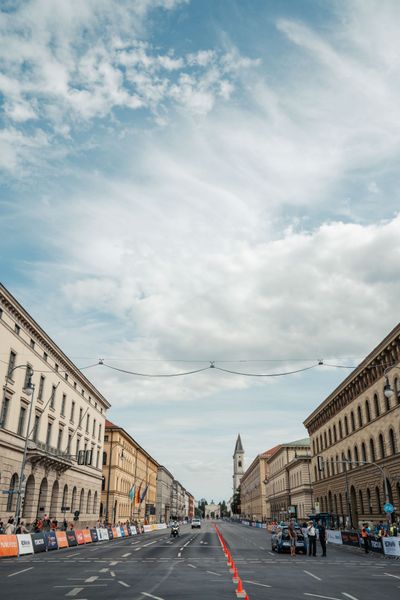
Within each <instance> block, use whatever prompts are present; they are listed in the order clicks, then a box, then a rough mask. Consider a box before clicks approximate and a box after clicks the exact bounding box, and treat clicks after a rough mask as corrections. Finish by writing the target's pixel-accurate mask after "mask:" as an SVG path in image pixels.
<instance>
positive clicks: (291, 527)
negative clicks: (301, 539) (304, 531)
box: [288, 519, 297, 557]
mask: <svg viewBox="0 0 400 600" xmlns="http://www.w3.org/2000/svg"><path fill="white" fill-rule="evenodd" d="M288 534H289V542H290V556H292V557H294V556H296V542H297V533H296V530H295V527H294V521H293V519H290V522H289V525H288Z"/></svg>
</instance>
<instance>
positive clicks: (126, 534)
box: [122, 525, 129, 537]
mask: <svg viewBox="0 0 400 600" xmlns="http://www.w3.org/2000/svg"><path fill="white" fill-rule="evenodd" d="M122 529H123V530H124V533H125V537H128V535H129V531H128V528H127V526H126V525H124V526H123V528H122Z"/></svg>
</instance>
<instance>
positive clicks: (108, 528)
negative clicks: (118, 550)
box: [107, 527, 117, 540]
mask: <svg viewBox="0 0 400 600" xmlns="http://www.w3.org/2000/svg"><path fill="white" fill-rule="evenodd" d="M107 533H108V539H109V540H112V539H114V532H113V529H112V527H107ZM115 537H117V532H115Z"/></svg>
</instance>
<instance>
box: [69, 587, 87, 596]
mask: <svg viewBox="0 0 400 600" xmlns="http://www.w3.org/2000/svg"><path fill="white" fill-rule="evenodd" d="M82 590H83V588H74V589H73V590H71V591H70V592H68V594H65V595H66V596H69V597H71V596H77V595H78V594H79V592H81V591H82Z"/></svg>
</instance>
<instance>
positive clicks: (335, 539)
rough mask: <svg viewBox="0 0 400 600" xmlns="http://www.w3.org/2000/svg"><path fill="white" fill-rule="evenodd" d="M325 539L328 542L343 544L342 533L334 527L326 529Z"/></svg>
mask: <svg viewBox="0 0 400 600" xmlns="http://www.w3.org/2000/svg"><path fill="white" fill-rule="evenodd" d="M326 539H327V541H328V544H339V545H342V544H343V540H342V534H341V533H340V531H335V530H334V529H327V530H326Z"/></svg>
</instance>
